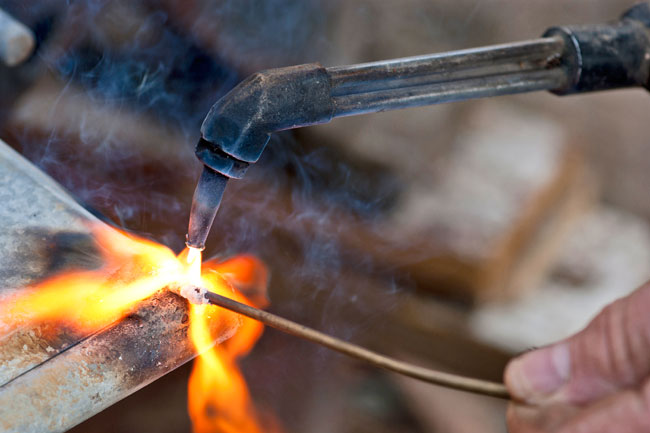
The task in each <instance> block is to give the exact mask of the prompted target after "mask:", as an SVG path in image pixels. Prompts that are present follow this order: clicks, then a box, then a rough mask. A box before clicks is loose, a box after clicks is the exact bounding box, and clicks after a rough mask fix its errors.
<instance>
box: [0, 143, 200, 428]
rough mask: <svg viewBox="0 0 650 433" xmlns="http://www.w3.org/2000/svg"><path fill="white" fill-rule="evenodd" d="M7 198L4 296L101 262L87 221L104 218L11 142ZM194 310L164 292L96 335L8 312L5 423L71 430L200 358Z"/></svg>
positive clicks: (1, 195) (0, 395)
mask: <svg viewBox="0 0 650 433" xmlns="http://www.w3.org/2000/svg"><path fill="white" fill-rule="evenodd" d="M0 200H1V201H2V203H3V206H2V207H0V225H2V227H3V230H2V231H0V301H1V300H7V298H9V297H11V296H13V295H15V294H17V293H19V292H20V291H21V290H25V289H24V287H25V286H30V285H33V284H34V283H36V282H38V281H40V280H41V279H42V278H44V277H45V276H47V275H49V274H51V273H52V272H57V271H60V270H61V269H65V268H68V267H70V266H72V267H75V268H79V267H84V268H94V267H96V266H99V265H101V259H100V257H99V256H98V255H96V252H95V251H93V249H92V248H91V246H92V245H93V244H94V242H93V240H92V237H91V235H90V234H89V227H88V224H89V223H94V224H100V222H99V221H98V220H97V219H96V218H95V217H93V216H92V215H91V214H90V213H89V212H87V211H86V210H84V209H83V208H82V207H81V206H80V205H79V204H77V203H76V202H75V201H74V200H73V199H72V198H71V197H70V196H69V195H68V194H67V192H66V191H65V190H64V189H63V188H61V187H60V186H59V185H58V184H57V183H56V182H54V181H53V180H52V179H51V178H50V177H49V176H47V175H46V174H44V173H43V172H41V171H40V170H39V169H38V168H36V167H35V166H34V165H32V164H31V163H29V162H28V161H26V160H25V159H24V158H23V157H22V156H20V155H19V154H18V153H16V152H15V151H14V150H12V149H11V148H9V147H8V146H7V145H6V144H4V143H3V142H2V141H0ZM124 272H128V270H124ZM188 308H189V306H188V303H187V300H185V299H183V298H181V297H180V296H178V295H176V294H173V293H169V292H159V293H158V294H156V295H154V296H153V297H151V298H149V299H147V300H145V301H143V302H142V303H140V304H138V305H137V306H136V307H134V310H133V311H132V312H131V314H130V315H129V316H128V317H126V318H124V319H123V320H121V321H119V322H117V323H115V324H113V325H109V326H108V327H106V328H105V329H103V330H100V331H99V332H94V333H93V332H90V331H75V330H72V329H65V327H64V326H60V325H59V324H57V323H41V324H29V323H23V324H15V323H12V318H9V317H4V316H3V317H0V431H7V432H21V433H30V432H62V431H65V430H68V429H70V428H72V427H73V426H75V425H76V424H78V423H80V422H82V421H84V420H85V419H87V418H89V417H91V416H92V415H94V414H96V413H98V412H100V411H101V410H103V409H105V408H107V407H108V406H110V405H111V404H113V403H115V402H117V401H119V400H121V399H123V398H125V397H126V396H128V395H130V394H132V393H133V392H135V391H137V390H138V389H140V388H142V387H143V386H145V385H147V384H148V383H150V382H152V381H154V380H155V379H157V378H159V377H160V376H162V375H164V374H165V373H167V372H169V371H171V370H173V369H174V368H177V367H179V366H181V365H182V364H183V363H185V362H187V361H188V360H190V359H191V358H192V357H194V356H195V354H194V349H193V347H192V345H191V342H190V340H189V339H188V338H187V329H188V326H189V320H188V312H189V310H188Z"/></svg>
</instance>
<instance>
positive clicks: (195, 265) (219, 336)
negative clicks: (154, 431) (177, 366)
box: [0, 225, 277, 433]
mask: <svg viewBox="0 0 650 433" xmlns="http://www.w3.org/2000/svg"><path fill="white" fill-rule="evenodd" d="M92 231H93V234H94V235H95V238H96V240H97V245H98V247H99V249H100V253H101V255H102V258H103V261H104V264H103V265H102V267H101V268H99V269H96V270H90V271H73V272H67V273H64V274H61V275H57V276H54V277H52V278H49V279H47V280H45V281H43V282H41V283H39V284H37V285H35V286H33V287H31V288H26V289H24V290H23V291H21V294H20V295H18V296H16V297H15V298H13V299H10V300H9V301H8V302H3V303H2V304H0V315H2V316H0V317H4V318H12V324H13V325H19V324H22V323H29V322H44V321H56V322H59V323H64V324H66V325H68V326H70V327H73V328H75V329H79V330H82V331H86V332H91V331H95V330H98V329H100V328H102V327H104V326H107V325H109V324H111V323H113V322H114V321H116V320H119V319H120V318H122V317H124V316H125V315H127V314H129V312H131V311H132V310H133V309H134V308H135V307H136V305H137V303H138V302H139V301H141V300H143V299H145V298H148V297H149V296H151V295H153V294H154V293H156V292H158V291H159V290H163V289H165V288H166V287H169V286H182V285H187V284H191V285H195V286H201V287H204V288H206V289H207V290H210V291H214V292H217V293H219V294H221V295H223V296H228V297H231V298H233V299H236V300H237V301H239V302H243V303H246V304H248V305H254V306H257V307H263V306H265V305H266V302H267V301H266V283H267V279H268V273H267V270H266V268H265V266H264V265H263V264H262V263H261V262H260V261H259V260H257V259H256V258H254V257H252V256H240V257H235V258H233V259H230V260H227V261H225V262H222V263H218V262H216V261H208V262H205V263H203V264H201V254H200V253H199V252H198V251H188V250H185V251H184V252H182V253H181V254H180V255H179V256H178V257H177V256H175V255H174V253H173V252H172V251H171V250H170V249H168V248H167V247H164V246H162V245H159V244H157V243H155V242H152V241H148V240H145V239H141V238H137V237H135V236H132V235H128V234H126V233H123V232H120V231H117V230H114V229H111V228H108V227H105V226H99V225H98V226H95V227H93V228H92ZM235 287H237V288H238V289H239V290H241V291H242V292H243V293H245V294H246V295H247V296H244V294H242V293H241V292H238V291H236V290H235ZM215 324H216V326H215ZM262 331H263V325H262V324H260V323H258V322H256V321H254V320H251V319H248V318H244V317H241V316H238V315H236V314H234V313H231V312H228V311H226V310H223V309H221V308H219V307H215V306H212V305H205V304H204V305H193V304H192V305H191V306H190V328H189V335H190V338H191V340H192V342H193V344H194V346H195V348H196V351H197V353H198V354H199V355H200V356H199V357H198V358H197V359H196V361H195V364H194V369H193V372H192V375H191V377H190V380H189V399H188V408H189V412H190V418H191V420H192V423H193V429H194V432H195V433H231V432H233V433H234V432H238V433H261V432H263V431H267V432H268V431H269V430H273V431H276V430H277V428H276V427H273V428H269V427H268V426H267V428H266V429H263V428H262V427H261V425H260V416H259V414H258V412H257V411H256V409H255V407H254V405H253V403H252V401H251V398H250V395H249V393H248V388H247V386H246V382H245V380H244V377H243V376H242V374H241V372H240V370H239V368H238V367H237V360H238V359H239V358H241V357H243V356H245V355H246V354H247V353H248V352H249V351H250V350H251V349H252V347H253V346H254V345H255V343H256V341H257V340H258V339H259V338H260V336H261V335H262ZM231 333H232V335H231ZM224 339H225V341H223V342H222V340H224ZM216 342H219V343H221V344H218V345H217V346H215V343H216ZM265 421H266V420H265ZM273 424H274V423H273V422H272V425H273Z"/></svg>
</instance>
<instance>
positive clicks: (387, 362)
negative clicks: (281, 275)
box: [205, 292, 511, 400]
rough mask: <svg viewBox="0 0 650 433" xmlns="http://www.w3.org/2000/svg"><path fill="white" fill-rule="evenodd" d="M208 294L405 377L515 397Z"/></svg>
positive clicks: (263, 320)
mask: <svg viewBox="0 0 650 433" xmlns="http://www.w3.org/2000/svg"><path fill="white" fill-rule="evenodd" d="M205 297H206V298H207V299H208V301H209V302H210V303H211V304H213V305H217V306H219V307H222V308H225V309H227V310H230V311H234V312H235V313H238V314H241V315H244V316H246V317H249V318H251V319H254V320H257V321H259V322H261V323H263V324H265V325H267V326H270V327H272V328H275V329H277V330H279V331H282V332H286V333H287V334H290V335H293V336H295V337H299V338H302V339H305V340H307V341H311V342H312V343H316V344H320V345H321V346H325V347H327V348H329V349H332V350H334V351H336V352H339V353H342V354H344V355H348V356H351V357H353V358H357V359H360V360H362V361H366V362H368V363H369V364H371V365H374V366H376V367H380V368H384V369H386V370H390V371H393V372H396V373H399V374H403V375H405V376H409V377H412V378H414V379H418V380H421V381H423V382H428V383H432V384H434V385H439V386H444V387H446V388H452V389H457V390H460V391H466V392H471V393H474V394H481V395H486V396H490V397H496V398H501V399H506V400H508V399H510V398H511V396H510V394H509V393H508V390H507V389H506V387H505V385H503V384H501V383H496V382H490V381H486V380H480V379H474V378H469V377H464V376H459V375H455V374H451V373H445V372H442V371H437V370H432V369H429V368H424V367H419V366H417V365H413V364H409V363H407V362H403V361H399V360H397V359H394V358H390V357H388V356H385V355H381V354H379V353H376V352H373V351H371V350H368V349H365V348H363V347H361V346H358V345H356V344H352V343H349V342H347V341H343V340H340V339H338V338H335V337H332V336H330V335H327V334H324V333H322V332H319V331H316V330H315V329H312V328H309V327H307V326H304V325H301V324H299V323H296V322H292V321H291V320H288V319H285V318H283V317H280V316H276V315H275V314H272V313H269V312H267V311H264V310H260V309H258V308H254V307H251V306H248V305H245V304H242V303H240V302H237V301H235V300H233V299H230V298H227V297H225V296H221V295H218V294H216V293H214V292H208V293H206V295H205Z"/></svg>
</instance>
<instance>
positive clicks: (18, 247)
mask: <svg viewBox="0 0 650 433" xmlns="http://www.w3.org/2000/svg"><path fill="white" fill-rule="evenodd" d="M0 202H1V203H2V204H3V205H2V206H0V227H1V228H2V229H1V230H0V301H2V300H3V299H6V298H7V297H9V296H11V295H13V294H15V293H16V291H17V290H20V288H21V287H25V286H27V285H29V284H32V283H34V282H35V281H36V280H37V279H39V278H42V277H43V276H44V275H45V274H46V273H47V272H48V271H49V270H50V269H51V268H52V266H53V262H52V259H51V257H52V241H53V240H54V239H55V238H56V237H57V236H61V234H62V233H66V234H67V235H69V236H72V237H75V236H77V237H84V236H85V237H87V236H88V227H87V226H86V225H85V224H87V223H88V222H90V221H97V220H96V218H94V217H93V216H92V215H91V214H90V213H88V212H87V211H85V210H84V209H83V208H82V207H81V206H79V205H78V204H77V203H76V202H75V201H74V200H73V199H72V198H71V197H70V196H69V195H68V194H67V193H66V192H65V191H64V190H63V189H62V188H61V187H60V186H59V185H58V184H57V183H56V182H54V181H53V180H52V179H51V178H49V177H48V176H46V175H45V174H44V173H42V172H41V171H40V170H38V169H37V168H36V167H34V166H33V165H32V164H30V163H29V162H28V161H26V160H25V159H23V158H22V157H21V156H20V155H18V154H17V153H16V152H15V151H14V150H12V149H11V148H9V147H8V146H7V145H6V144H4V143H3V142H2V141H0ZM8 319H9V318H6V317H0V348H2V350H0V384H4V383H6V382H7V381H9V380H11V379H12V378H14V377H16V376H17V375H19V374H21V373H23V372H25V371H27V370H29V369H30V368H33V367H35V366H36V365H38V364H39V363H41V362H44V361H46V360H47V359H49V358H51V357H52V356H54V355H55V354H56V353H58V352H60V351H62V350H64V349H65V348H66V347H69V346H70V345H72V344H73V343H75V342H76V341H78V340H79V339H80V338H81V337H83V335H78V334H77V333H74V332H71V331H66V330H62V329H52V327H51V326H47V325H45V326H27V325H22V326H14V325H12V324H10V323H7V320H8ZM46 336H47V337H46Z"/></svg>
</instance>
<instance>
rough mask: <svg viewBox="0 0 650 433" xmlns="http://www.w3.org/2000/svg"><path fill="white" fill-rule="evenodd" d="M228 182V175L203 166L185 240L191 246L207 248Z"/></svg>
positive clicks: (201, 248) (198, 248) (195, 191)
mask: <svg viewBox="0 0 650 433" xmlns="http://www.w3.org/2000/svg"><path fill="white" fill-rule="evenodd" d="M227 183H228V177H227V176H224V175H223V174H221V173H218V172H216V171H214V170H212V169H211V168H209V167H204V168H203V173H201V177H200V178H199V182H198V183H197V185H196V189H195V190H194V197H193V198H192V210H191V211H190V223H189V227H188V229H187V236H186V242H185V244H186V245H187V246H188V247H189V248H192V249H197V250H203V249H204V248H205V241H206V239H207V238H208V234H209V233H210V229H211V228H212V223H213V222H214V217H215V215H216V214H217V210H219V205H220V204H221V197H222V196H223V192H224V190H225V189H226V184H227Z"/></svg>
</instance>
